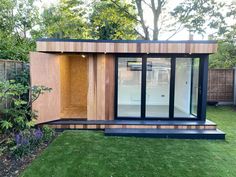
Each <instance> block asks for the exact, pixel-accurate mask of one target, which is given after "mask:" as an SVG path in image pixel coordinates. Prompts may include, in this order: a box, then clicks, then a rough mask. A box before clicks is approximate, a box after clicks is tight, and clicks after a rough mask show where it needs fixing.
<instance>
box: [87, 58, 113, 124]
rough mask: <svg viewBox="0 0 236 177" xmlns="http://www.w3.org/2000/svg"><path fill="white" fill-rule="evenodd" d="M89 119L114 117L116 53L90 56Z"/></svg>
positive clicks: (111, 118) (110, 118) (109, 118)
mask: <svg viewBox="0 0 236 177" xmlns="http://www.w3.org/2000/svg"><path fill="white" fill-rule="evenodd" d="M88 62H89V71H88V72H89V73H88V78H89V88H88V107H87V112H88V120H113V119H114V84H115V80H114V79H115V78H114V74H115V57H114V55H106V54H97V55H91V56H90V57H89V61H88Z"/></svg>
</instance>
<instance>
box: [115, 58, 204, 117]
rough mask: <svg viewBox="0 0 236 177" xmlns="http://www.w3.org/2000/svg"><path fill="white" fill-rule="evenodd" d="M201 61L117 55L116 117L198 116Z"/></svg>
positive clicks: (195, 59)
mask: <svg viewBox="0 0 236 177" xmlns="http://www.w3.org/2000/svg"><path fill="white" fill-rule="evenodd" d="M199 63H200V59H199V58H178V57H177V58H167V57H162V58H161V57H159V58H158V57H118V58H117V65H116V68H117V69H116V104H117V105H116V117H118V118H137V119H139V118H143V119H156V118H161V119H168V118H169V119H175V118H176V119H180V118H187V119H188V118H190V119H192V118H197V114H198V98H199V89H200V88H199ZM170 95H172V96H170Z"/></svg>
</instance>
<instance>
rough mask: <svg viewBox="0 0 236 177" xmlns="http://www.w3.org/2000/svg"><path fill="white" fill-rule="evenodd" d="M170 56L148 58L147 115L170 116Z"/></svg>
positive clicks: (154, 116) (155, 116)
mask: <svg viewBox="0 0 236 177" xmlns="http://www.w3.org/2000/svg"><path fill="white" fill-rule="evenodd" d="M170 71H171V59H170V58H147V64H146V117H148V118H151V117H153V118H157V117H160V118H169V96H170V95H169V93H170Z"/></svg>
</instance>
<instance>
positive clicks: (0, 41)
mask: <svg viewBox="0 0 236 177" xmlns="http://www.w3.org/2000/svg"><path fill="white" fill-rule="evenodd" d="M35 1H36V0H18V1H13V0H1V6H0V58H2V59H15V60H22V61H28V53H29V51H34V50H35V41H34V39H33V38H30V37H31V36H30V34H31V31H32V30H33V28H34V26H35V25H37V23H38V15H39V14H38V9H37V8H36V6H35Z"/></svg>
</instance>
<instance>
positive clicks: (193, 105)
mask: <svg viewBox="0 0 236 177" xmlns="http://www.w3.org/2000/svg"><path fill="white" fill-rule="evenodd" d="M199 63H200V60H199V58H194V59H193V62H192V65H193V66H192V90H191V96H192V99H191V114H192V115H194V116H197V106H198V89H199V86H198V85H199Z"/></svg>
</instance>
